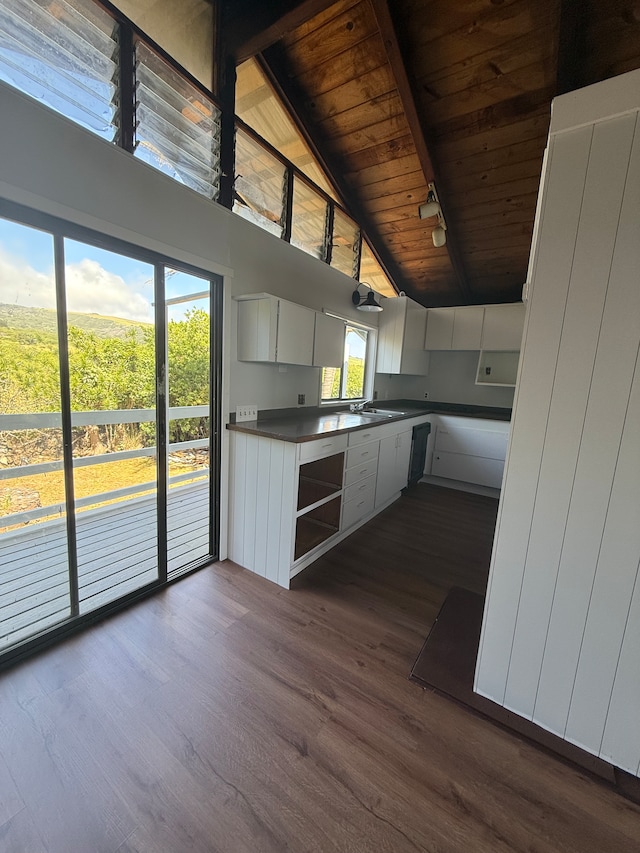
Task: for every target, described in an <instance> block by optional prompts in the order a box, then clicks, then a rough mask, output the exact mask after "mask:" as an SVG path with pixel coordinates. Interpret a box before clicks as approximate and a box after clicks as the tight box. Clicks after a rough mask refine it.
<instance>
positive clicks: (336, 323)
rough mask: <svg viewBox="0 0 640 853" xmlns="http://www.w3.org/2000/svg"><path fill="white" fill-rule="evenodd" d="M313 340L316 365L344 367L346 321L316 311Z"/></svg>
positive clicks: (314, 362)
mask: <svg viewBox="0 0 640 853" xmlns="http://www.w3.org/2000/svg"><path fill="white" fill-rule="evenodd" d="M315 329H316V334H315V338H314V342H313V364H314V367H342V362H343V360H344V330H345V326H344V322H343V321H342V320H338V318H337V317H330V316H329V315H328V314H320V313H319V312H316V317H315Z"/></svg>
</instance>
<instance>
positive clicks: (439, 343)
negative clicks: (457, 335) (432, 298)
mask: <svg viewBox="0 0 640 853" xmlns="http://www.w3.org/2000/svg"><path fill="white" fill-rule="evenodd" d="M454 314H455V309H454V308H429V310H428V311H427V334H426V336H425V340H424V348H425V349H427V350H437V349H451V345H452V343H453V318H454Z"/></svg>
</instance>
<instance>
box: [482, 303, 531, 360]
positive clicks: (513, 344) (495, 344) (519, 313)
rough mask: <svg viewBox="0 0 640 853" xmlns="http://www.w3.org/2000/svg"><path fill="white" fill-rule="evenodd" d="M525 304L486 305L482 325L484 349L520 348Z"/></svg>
mask: <svg viewBox="0 0 640 853" xmlns="http://www.w3.org/2000/svg"><path fill="white" fill-rule="evenodd" d="M524 312H525V306H524V304H523V303H522V302H513V303H511V304H508V305H486V306H485V309H484V324H483V327H482V349H487V350H519V349H520V345H521V343H522V331H523V329H524Z"/></svg>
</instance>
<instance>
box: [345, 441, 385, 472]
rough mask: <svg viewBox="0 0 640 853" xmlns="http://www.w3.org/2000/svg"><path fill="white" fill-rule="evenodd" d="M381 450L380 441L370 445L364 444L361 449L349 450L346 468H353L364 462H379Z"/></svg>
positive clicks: (353, 448)
mask: <svg viewBox="0 0 640 853" xmlns="http://www.w3.org/2000/svg"><path fill="white" fill-rule="evenodd" d="M379 450H380V442H379V441H370V442H369V443H368V444H362V445H360V446H359V447H350V448H349V450H347V463H346V467H347V468H353V466H354V465H361V464H362V463H363V462H370V461H371V460H372V459H373V460H377V458H378V451H379Z"/></svg>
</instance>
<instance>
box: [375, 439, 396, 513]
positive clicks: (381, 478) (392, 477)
mask: <svg viewBox="0 0 640 853" xmlns="http://www.w3.org/2000/svg"><path fill="white" fill-rule="evenodd" d="M396 440H397V435H389V436H387V438H383V439H382V440H381V441H380V452H379V454H378V480H377V483H376V508H377V507H379V506H382V504H384V503H386V502H387V501H388V500H389V498H390V497H391V496H392V495H394V494H395V493H396V492H397V491H398V489H397V487H396V483H397V474H396V456H397V448H396Z"/></svg>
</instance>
